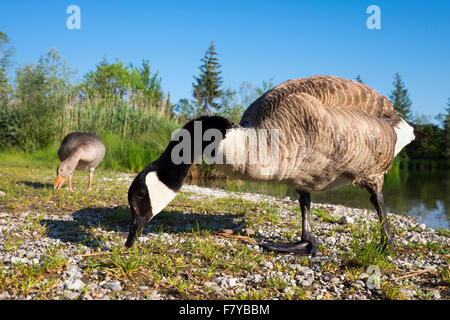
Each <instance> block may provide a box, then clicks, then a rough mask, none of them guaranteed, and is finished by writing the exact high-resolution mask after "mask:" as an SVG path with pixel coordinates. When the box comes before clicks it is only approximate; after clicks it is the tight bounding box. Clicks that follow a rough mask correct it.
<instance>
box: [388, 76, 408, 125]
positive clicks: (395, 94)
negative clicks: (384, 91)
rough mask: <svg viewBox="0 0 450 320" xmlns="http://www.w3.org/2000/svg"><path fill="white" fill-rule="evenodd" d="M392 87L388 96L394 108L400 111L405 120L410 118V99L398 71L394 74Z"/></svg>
mask: <svg viewBox="0 0 450 320" xmlns="http://www.w3.org/2000/svg"><path fill="white" fill-rule="evenodd" d="M393 85H394V89H393V90H392V91H391V94H390V96H389V98H390V99H391V102H392V104H393V105H394V109H395V110H397V111H398V112H400V113H401V114H402V115H403V117H404V118H405V119H406V120H411V117H412V114H411V100H410V99H409V96H408V89H406V87H405V84H404V82H403V80H402V79H401V77H400V74H398V72H397V73H396V74H395V76H394V82H393Z"/></svg>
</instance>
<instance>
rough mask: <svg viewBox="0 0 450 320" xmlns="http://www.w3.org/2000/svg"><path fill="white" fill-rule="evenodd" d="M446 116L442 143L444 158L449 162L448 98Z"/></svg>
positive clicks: (449, 108) (449, 107)
mask: <svg viewBox="0 0 450 320" xmlns="http://www.w3.org/2000/svg"><path fill="white" fill-rule="evenodd" d="M445 110H446V111H447V114H446V115H445V120H444V137H445V138H444V141H445V151H444V156H445V158H446V159H447V160H450V98H448V102H447V108H446V109H445Z"/></svg>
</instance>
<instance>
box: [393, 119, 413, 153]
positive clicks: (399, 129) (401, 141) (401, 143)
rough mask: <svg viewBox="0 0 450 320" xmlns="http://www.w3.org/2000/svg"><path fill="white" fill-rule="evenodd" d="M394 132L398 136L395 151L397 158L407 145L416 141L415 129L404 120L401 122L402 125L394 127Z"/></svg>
mask: <svg viewBox="0 0 450 320" xmlns="http://www.w3.org/2000/svg"><path fill="white" fill-rule="evenodd" d="M394 130H395V133H396V134H397V142H396V143H395V151H394V154H395V156H396V155H397V154H398V153H399V152H400V151H402V149H403V148H404V147H405V146H406V145H408V144H409V143H410V142H411V141H413V140H414V139H415V136H414V128H413V127H411V126H410V125H409V124H408V123H407V122H406V121H404V120H401V121H400V123H398V124H397V125H396V126H395V127H394Z"/></svg>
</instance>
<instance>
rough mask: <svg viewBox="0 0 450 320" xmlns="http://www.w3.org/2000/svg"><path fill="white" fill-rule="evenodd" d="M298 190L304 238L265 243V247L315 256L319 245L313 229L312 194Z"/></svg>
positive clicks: (277, 250)
mask: <svg viewBox="0 0 450 320" xmlns="http://www.w3.org/2000/svg"><path fill="white" fill-rule="evenodd" d="M297 192H298V193H299V194H300V199H299V202H300V210H301V212H302V240H301V241H300V242H296V243H266V244H263V247H264V248H266V249H267V250H271V251H276V252H284V253H295V254H299V255H305V256H309V255H312V256H315V255H316V253H317V251H318V247H317V241H316V238H315V237H314V234H313V233H312V230H311V219H310V209H311V194H310V193H309V192H303V191H300V190H297Z"/></svg>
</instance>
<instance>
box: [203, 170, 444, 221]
mask: <svg viewBox="0 0 450 320" xmlns="http://www.w3.org/2000/svg"><path fill="white" fill-rule="evenodd" d="M449 178H450V171H421V172H417V171H416V172H408V171H400V173H399V174H398V175H388V176H386V178H385V183H384V186H383V194H384V201H385V206H386V209H387V211H388V212H392V213H396V214H400V215H408V216H413V217H415V218H416V219H417V221H419V222H420V223H425V224H426V225H427V226H430V227H432V228H446V229H449V228H450V212H449V209H450V193H449V186H450V179H449ZM196 184H198V185H200V186H207V187H218V188H222V189H226V190H230V191H238V192H252V193H261V194H266V195H272V196H276V197H279V198H285V197H288V196H289V197H291V198H292V199H297V198H298V194H297V192H296V191H295V190H294V189H292V188H289V187H287V186H285V185H282V184H279V183H254V182H253V183H252V182H245V181H239V180H231V179H226V180H225V179H224V180H207V181H201V182H197V183H196ZM311 200H312V202H316V203H330V204H341V205H344V206H348V207H354V208H369V209H373V206H372V204H371V203H370V201H369V193H368V192H367V191H365V190H362V189H360V188H357V187H354V186H344V187H341V188H339V189H336V190H332V191H327V192H315V193H313V194H312V196H311Z"/></svg>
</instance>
